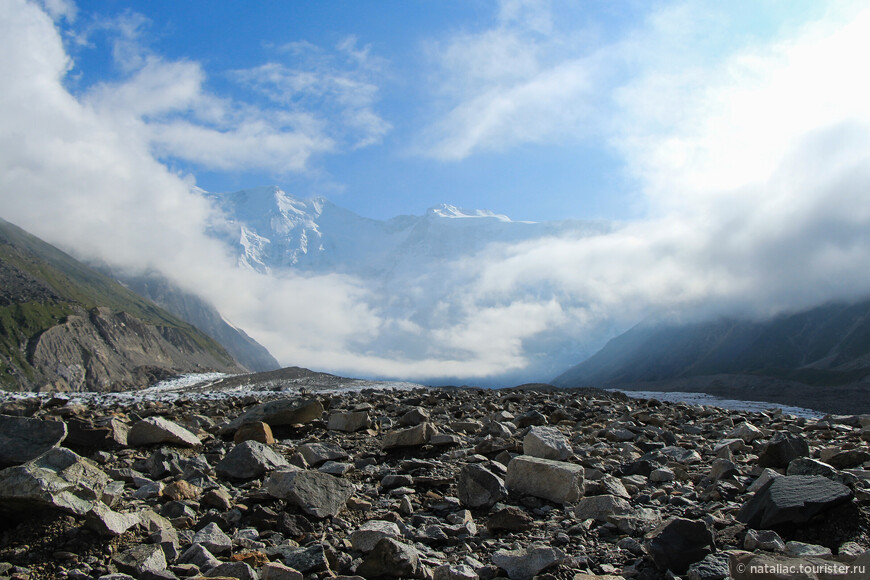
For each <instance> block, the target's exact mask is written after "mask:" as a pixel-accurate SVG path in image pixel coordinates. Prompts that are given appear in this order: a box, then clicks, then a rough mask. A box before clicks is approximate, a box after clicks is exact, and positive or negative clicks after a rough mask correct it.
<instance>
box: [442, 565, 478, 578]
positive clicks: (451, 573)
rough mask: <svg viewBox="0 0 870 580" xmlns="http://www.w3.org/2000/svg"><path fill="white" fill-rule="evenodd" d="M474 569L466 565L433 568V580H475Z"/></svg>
mask: <svg viewBox="0 0 870 580" xmlns="http://www.w3.org/2000/svg"><path fill="white" fill-rule="evenodd" d="M478 578H479V576H478V575H477V572H475V571H474V568H472V567H471V566H468V565H466V564H444V565H443V566H438V567H437V568H435V574H434V580H477V579H478Z"/></svg>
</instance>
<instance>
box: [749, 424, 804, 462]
mask: <svg viewBox="0 0 870 580" xmlns="http://www.w3.org/2000/svg"><path fill="white" fill-rule="evenodd" d="M809 454H810V447H809V445H808V444H807V442H806V439H804V438H803V437H801V436H799V435H793V434H791V433H788V432H785V431H777V432H776V433H774V435H773V437H771V438H770V440H769V441H768V442H767V443H766V444H765V446H764V447H763V448H762V450H761V451H760V452H759V453H758V465H760V466H761V467H782V468H786V467H788V464H789V463H791V462H792V461H793V460H795V459H797V458H798V457H808V456H809Z"/></svg>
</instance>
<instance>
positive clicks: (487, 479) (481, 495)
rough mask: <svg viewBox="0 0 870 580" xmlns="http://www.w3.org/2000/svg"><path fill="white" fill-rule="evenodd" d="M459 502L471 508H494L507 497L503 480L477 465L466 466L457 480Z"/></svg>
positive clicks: (460, 471)
mask: <svg viewBox="0 0 870 580" xmlns="http://www.w3.org/2000/svg"><path fill="white" fill-rule="evenodd" d="M456 486H457V488H458V495H459V501H460V502H462V505H464V506H466V507H470V508H479V507H492V506H493V505H495V504H496V502H498V501H501V500H503V499H504V498H506V497H507V488H505V485H504V481H503V480H502V478H500V477H499V476H497V475H496V474H494V473H493V472H491V471H490V470H488V469H486V468H485V467H483V466H482V465H479V464H477V463H470V464H468V465H464V466H463V467H462V469H461V470H459V477H458V478H457V480H456Z"/></svg>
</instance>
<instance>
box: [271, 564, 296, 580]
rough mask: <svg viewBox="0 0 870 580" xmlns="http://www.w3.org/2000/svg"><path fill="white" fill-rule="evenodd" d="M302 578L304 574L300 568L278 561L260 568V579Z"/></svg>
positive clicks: (285, 579)
mask: <svg viewBox="0 0 870 580" xmlns="http://www.w3.org/2000/svg"><path fill="white" fill-rule="evenodd" d="M302 578H304V576H302V573H301V572H299V570H296V569H295V568H291V567H290V566H285V565H284V564H279V563H278V562H269V563H267V564H264V565H263V567H262V568H261V569H260V580H302Z"/></svg>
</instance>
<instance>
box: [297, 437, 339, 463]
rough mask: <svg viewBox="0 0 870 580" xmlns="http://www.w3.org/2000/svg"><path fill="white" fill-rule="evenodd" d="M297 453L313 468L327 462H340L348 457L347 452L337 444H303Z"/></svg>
mask: <svg viewBox="0 0 870 580" xmlns="http://www.w3.org/2000/svg"><path fill="white" fill-rule="evenodd" d="M296 451H298V452H299V453H301V454H302V457H304V458H305V462H306V463H307V464H308V465H310V466H311V467H317V466H318V465H320V464H322V463H325V462H327V461H338V460H340V459H346V458H347V457H348V455H347V452H346V451H345V450H344V449H342V448H341V447H340V446H338V445H336V444H335V443H326V442H318V443H303V444H302V445H300V446H299V447H297V448H296Z"/></svg>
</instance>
